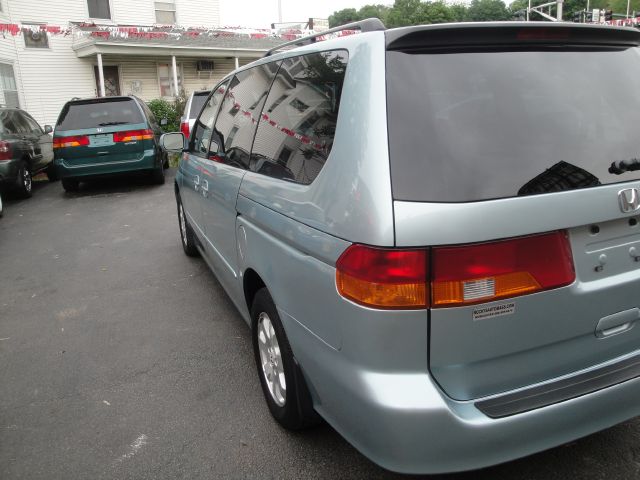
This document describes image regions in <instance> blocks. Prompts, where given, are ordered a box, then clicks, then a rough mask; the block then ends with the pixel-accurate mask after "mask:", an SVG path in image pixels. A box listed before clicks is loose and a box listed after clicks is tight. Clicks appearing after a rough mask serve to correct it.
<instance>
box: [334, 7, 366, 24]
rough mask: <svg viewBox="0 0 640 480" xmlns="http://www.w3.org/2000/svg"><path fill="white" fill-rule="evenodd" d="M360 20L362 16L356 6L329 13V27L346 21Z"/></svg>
mask: <svg viewBox="0 0 640 480" xmlns="http://www.w3.org/2000/svg"><path fill="white" fill-rule="evenodd" d="M357 20H360V16H359V15H358V12H357V11H356V9H355V8H345V9H343V10H338V11H337V12H333V15H329V27H337V26H339V25H344V24H346V23H351V22H355V21H357Z"/></svg>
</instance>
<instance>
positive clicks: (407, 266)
mask: <svg viewBox="0 0 640 480" xmlns="http://www.w3.org/2000/svg"><path fill="white" fill-rule="evenodd" d="M427 271H428V270H427V250H399V249H383V248H372V247H367V246H364V245H352V246H350V247H349V248H347V250H345V252H344V253H343V254H342V255H341V256H340V258H339V259H338V261H337V263H336V283H337V287H338V292H339V293H340V295H342V296H343V297H346V298H348V299H350V300H353V301H354V302H357V303H360V304H362V305H365V306H370V307H373V308H389V309H392V308H396V309H406V308H426V307H427V306H428V305H427V299H428V297H427Z"/></svg>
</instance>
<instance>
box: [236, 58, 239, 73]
mask: <svg viewBox="0 0 640 480" xmlns="http://www.w3.org/2000/svg"><path fill="white" fill-rule="evenodd" d="M238 68H240V61H239V60H238V57H236V70H237V69H238Z"/></svg>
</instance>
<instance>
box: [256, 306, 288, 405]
mask: <svg viewBox="0 0 640 480" xmlns="http://www.w3.org/2000/svg"><path fill="white" fill-rule="evenodd" d="M258 352H259V354H260V365H261V367H262V375H263V377H264V380H265V383H266V384H267V388H268V389H269V393H270V394H271V398H272V399H273V401H274V402H275V403H276V405H278V406H279V407H284V404H285V403H286V401H287V382H286V380H285V376H284V365H283V364H282V355H281V353H280V345H279V344H278V338H277V337H276V331H275V330H274V328H273V323H272V322H271V319H270V318H269V315H267V314H266V313H265V312H262V313H261V314H260V315H259V316H258Z"/></svg>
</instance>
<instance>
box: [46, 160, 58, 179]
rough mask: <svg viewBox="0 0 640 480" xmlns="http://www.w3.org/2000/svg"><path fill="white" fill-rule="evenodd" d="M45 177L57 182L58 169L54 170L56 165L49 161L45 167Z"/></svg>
mask: <svg viewBox="0 0 640 480" xmlns="http://www.w3.org/2000/svg"><path fill="white" fill-rule="evenodd" d="M47 178H48V179H49V181H50V182H57V181H58V180H59V179H60V177H59V176H58V171H57V170H56V166H55V165H54V164H53V162H51V163H50V164H49V166H48V167H47Z"/></svg>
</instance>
